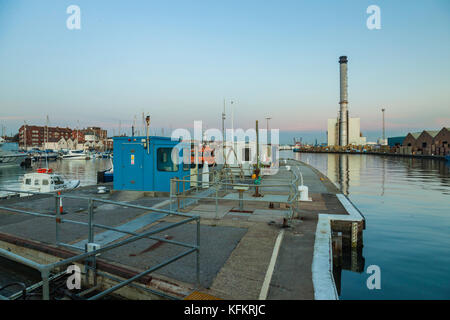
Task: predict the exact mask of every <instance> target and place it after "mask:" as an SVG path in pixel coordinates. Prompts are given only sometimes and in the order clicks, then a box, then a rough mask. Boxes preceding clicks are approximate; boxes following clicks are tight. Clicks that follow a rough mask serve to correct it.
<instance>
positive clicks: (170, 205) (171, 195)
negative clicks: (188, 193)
mask: <svg viewBox="0 0 450 320" xmlns="http://www.w3.org/2000/svg"><path fill="white" fill-rule="evenodd" d="M173 184H174V181H173V179H170V204H169V210H170V211H172V197H173Z"/></svg>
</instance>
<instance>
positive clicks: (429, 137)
mask: <svg viewBox="0 0 450 320" xmlns="http://www.w3.org/2000/svg"><path fill="white" fill-rule="evenodd" d="M438 133H439V131H438V130H424V131H422V133H421V134H420V136H419V137H418V138H417V140H416V145H415V146H416V150H415V151H416V154H422V155H432V154H433V149H432V146H433V142H434V137H435V136H436V135H437V134H438Z"/></svg>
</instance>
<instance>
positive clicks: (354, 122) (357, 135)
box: [327, 56, 366, 146]
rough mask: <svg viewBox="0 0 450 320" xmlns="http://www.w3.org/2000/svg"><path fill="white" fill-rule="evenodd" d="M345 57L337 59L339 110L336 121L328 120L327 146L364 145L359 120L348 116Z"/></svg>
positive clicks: (346, 60) (364, 139)
mask: <svg viewBox="0 0 450 320" xmlns="http://www.w3.org/2000/svg"><path fill="white" fill-rule="evenodd" d="M347 63H348V59H347V57H346V56H341V57H339V66H340V67H339V70H340V101H339V104H340V110H339V115H338V117H337V118H336V119H328V129H327V142H328V146H348V145H364V144H366V138H365V137H363V136H362V134H361V123H360V118H349V115H348V88H347V87H348V81H347V79H348V78H347Z"/></svg>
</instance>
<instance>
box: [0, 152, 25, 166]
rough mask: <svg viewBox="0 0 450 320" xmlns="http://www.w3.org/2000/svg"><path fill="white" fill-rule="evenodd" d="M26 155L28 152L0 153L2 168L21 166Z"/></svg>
mask: <svg viewBox="0 0 450 320" xmlns="http://www.w3.org/2000/svg"><path fill="white" fill-rule="evenodd" d="M26 157H27V155H26V154H12V155H11V154H9V155H0V168H4V167H14V166H20V165H21V164H22V162H23V161H24V160H25V158H26Z"/></svg>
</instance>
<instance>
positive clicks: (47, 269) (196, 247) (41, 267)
mask: <svg viewBox="0 0 450 320" xmlns="http://www.w3.org/2000/svg"><path fill="white" fill-rule="evenodd" d="M0 191H7V192H17V193H25V194H38V195H49V196H51V197H54V201H55V213H54V214H45V213H38V212H32V211H26V210H21V209H15V208H10V207H5V206H0V210H5V211H9V212H14V213H20V214H26V215H31V216H36V217H42V218H47V219H53V220H55V228H56V235H55V244H56V245H58V246H62V247H66V248H70V249H76V250H80V251H83V249H81V248H79V247H77V246H74V245H71V244H68V243H63V242H61V241H60V224H62V223H72V224H77V225H84V226H87V227H88V237H87V242H88V243H94V242H95V241H94V240H95V239H94V234H95V232H94V230H95V228H98V229H104V230H110V231H115V232H119V233H123V234H124V236H130V237H128V238H126V239H124V240H121V241H118V242H114V243H112V244H109V245H106V246H104V247H101V248H99V249H95V250H92V251H89V252H88V248H87V245H86V247H85V249H84V253H82V254H78V255H75V256H73V257H71V258H67V259H64V260H62V261H58V262H55V263H50V264H39V263H37V262H35V261H33V260H31V259H27V258H24V257H22V256H20V255H17V254H15V253H13V252H10V251H8V250H4V249H1V248H0V256H2V257H4V258H7V259H9V260H12V261H15V262H17V263H20V264H23V265H26V266H28V267H30V268H33V269H35V270H38V271H39V272H40V273H41V277H42V292H43V299H44V300H48V299H50V296H49V283H50V280H51V279H50V273H51V271H52V270H55V269H57V268H61V267H63V266H66V265H69V264H73V263H75V262H79V261H83V262H84V263H85V273H84V274H85V275H86V282H87V283H89V270H91V271H92V272H93V278H94V279H93V282H94V286H96V285H97V274H102V275H105V274H103V273H99V272H98V271H97V268H96V256H97V255H98V254H100V253H105V252H107V251H109V250H112V249H115V248H118V247H121V246H124V245H126V244H129V243H132V242H135V241H137V240H140V239H144V238H146V239H151V240H156V241H161V242H165V243H169V244H172V245H177V246H182V247H185V248H188V250H186V251H184V252H182V253H180V254H178V255H176V256H174V257H172V258H170V259H167V260H165V261H163V262H161V263H159V264H158V265H156V266H153V267H150V268H148V269H146V270H145V271H143V272H141V273H139V274H137V275H135V276H133V277H132V278H130V279H127V280H121V279H118V278H115V277H112V276H110V278H114V279H115V280H116V281H118V282H119V283H118V284H116V285H115V286H113V287H111V288H109V289H107V290H105V291H103V292H100V293H98V294H96V295H95V296H93V297H90V298H89V299H90V300H95V299H98V298H101V297H103V296H105V295H107V294H110V293H112V292H114V291H116V290H118V289H120V288H122V287H124V286H126V285H132V286H134V287H138V288H140V289H142V290H144V291H147V292H152V293H154V294H159V295H161V296H163V297H170V296H168V295H166V294H164V293H162V292H158V291H155V290H152V289H149V288H147V287H144V286H141V285H138V284H135V283H133V282H134V281H136V280H138V279H140V278H142V277H143V276H145V275H147V274H150V273H152V272H154V271H156V270H159V269H161V268H163V267H165V266H167V265H168V264H170V263H172V262H175V261H177V260H179V259H181V258H183V257H185V256H187V255H189V254H191V253H194V252H195V253H196V286H197V288H198V287H200V217H199V216H198V215H191V214H184V213H179V212H176V211H172V210H165V209H157V208H153V207H146V206H141V205H135V204H130V203H126V202H118V201H111V200H106V199H98V198H92V197H84V196H74V195H67V194H59V193H57V194H54V193H39V192H31V191H19V190H10V189H0ZM62 198H69V199H79V200H87V201H88V222H82V221H75V220H70V219H66V218H63V217H62V216H61V213H60V210H59V203H60V199H62ZM95 202H100V203H107V204H114V205H118V206H123V207H127V208H135V209H142V210H146V211H150V213H149V214H151V213H165V214H167V215H172V216H177V217H180V218H183V220H181V221H178V222H174V223H172V224H169V225H166V226H163V227H160V228H157V229H154V230H149V231H146V232H141V233H135V232H131V231H125V230H120V229H118V228H115V227H110V226H106V225H103V224H98V223H95V222H94V203H95ZM191 222H196V224H197V230H196V243H195V244H189V243H184V242H180V241H174V240H169V239H165V238H161V237H156V236H154V235H155V234H158V233H160V232H162V231H165V230H168V229H171V228H175V227H178V226H180V225H183V224H187V223H191ZM89 264H91V265H89ZM2 298H5V297H3V296H0V299H2ZM80 298H81V296H80ZM172 298H173V297H172Z"/></svg>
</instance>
